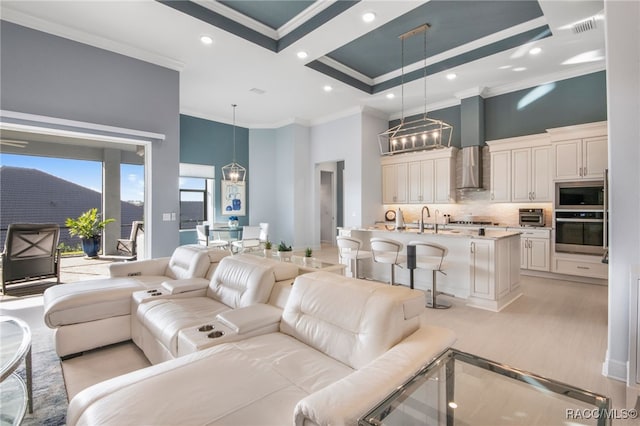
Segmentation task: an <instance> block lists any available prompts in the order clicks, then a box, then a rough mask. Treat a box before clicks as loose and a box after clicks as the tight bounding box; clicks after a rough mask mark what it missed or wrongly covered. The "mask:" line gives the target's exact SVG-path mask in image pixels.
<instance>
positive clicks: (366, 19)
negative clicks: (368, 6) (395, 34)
mask: <svg viewBox="0 0 640 426" xmlns="http://www.w3.org/2000/svg"><path fill="white" fill-rule="evenodd" d="M375 19H376V14H375V13H373V12H367V13H365V14H363V15H362V20H363V21H364V22H367V23H369V22H373V21H374V20H375Z"/></svg>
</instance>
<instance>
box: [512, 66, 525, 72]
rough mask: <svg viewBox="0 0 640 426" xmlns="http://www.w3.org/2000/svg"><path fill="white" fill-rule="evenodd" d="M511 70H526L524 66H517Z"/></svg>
mask: <svg viewBox="0 0 640 426" xmlns="http://www.w3.org/2000/svg"><path fill="white" fill-rule="evenodd" d="M513 70H514V71H517V72H520V71H524V70H526V68H525V67H517V68H514V69H513Z"/></svg>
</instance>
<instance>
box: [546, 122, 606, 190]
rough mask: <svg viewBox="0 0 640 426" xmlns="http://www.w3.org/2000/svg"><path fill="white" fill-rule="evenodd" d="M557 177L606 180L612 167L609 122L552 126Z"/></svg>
mask: <svg viewBox="0 0 640 426" xmlns="http://www.w3.org/2000/svg"><path fill="white" fill-rule="evenodd" d="M548 132H549V133H550V135H551V141H552V142H553V159H554V166H553V179H554V180H558V181H562V180H581V179H603V178H604V170H605V169H606V168H607V167H608V166H607V162H608V151H607V126H606V122H599V123H590V124H584V125H579V126H568V127H562V128H557V129H549V130H548Z"/></svg>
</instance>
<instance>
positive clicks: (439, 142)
mask: <svg viewBox="0 0 640 426" xmlns="http://www.w3.org/2000/svg"><path fill="white" fill-rule="evenodd" d="M429 28H430V25H429V24H423V25H420V26H419V27H417V28H414V29H413V30H411V31H408V32H406V33H404V34H402V35H401V36H400V37H399V38H400V40H402V67H401V89H402V110H401V118H400V124H398V125H396V126H393V127H390V128H389V130H387V131H385V132H382V133H380V134H379V135H378V143H379V145H380V154H381V155H393V154H398V153H401V152H409V151H423V150H430V149H437V148H446V147H450V146H451V135H452V133H453V126H451V125H450V124H448V123H446V122H444V121H442V120H436V119H433V118H430V117H428V116H427V30H428V29H429ZM418 34H424V113H423V115H422V117H420V118H418V119H414V120H411V121H407V119H406V118H405V116H404V42H405V40H406V39H408V38H411V37H413V36H415V35H418Z"/></svg>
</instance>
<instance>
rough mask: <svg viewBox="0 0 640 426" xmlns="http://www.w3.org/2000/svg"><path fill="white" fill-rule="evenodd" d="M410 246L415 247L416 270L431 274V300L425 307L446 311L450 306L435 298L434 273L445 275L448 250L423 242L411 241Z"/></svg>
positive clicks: (436, 293)
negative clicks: (445, 259)
mask: <svg viewBox="0 0 640 426" xmlns="http://www.w3.org/2000/svg"><path fill="white" fill-rule="evenodd" d="M409 244H410V245H414V246H416V268H418V269H427V270H430V271H431V273H432V279H431V298H430V299H429V300H427V307H428V308H433V309H447V308H450V307H451V305H450V304H448V303H444V302H438V301H437V300H436V296H437V295H438V290H437V286H436V273H437V272H440V273H441V274H444V275H446V273H445V272H444V268H445V266H446V264H445V263H444V258H445V257H446V256H447V253H448V251H449V250H448V249H447V248H446V247H444V246H441V245H440V244H435V243H425V242H423V241H411V242H409Z"/></svg>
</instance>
